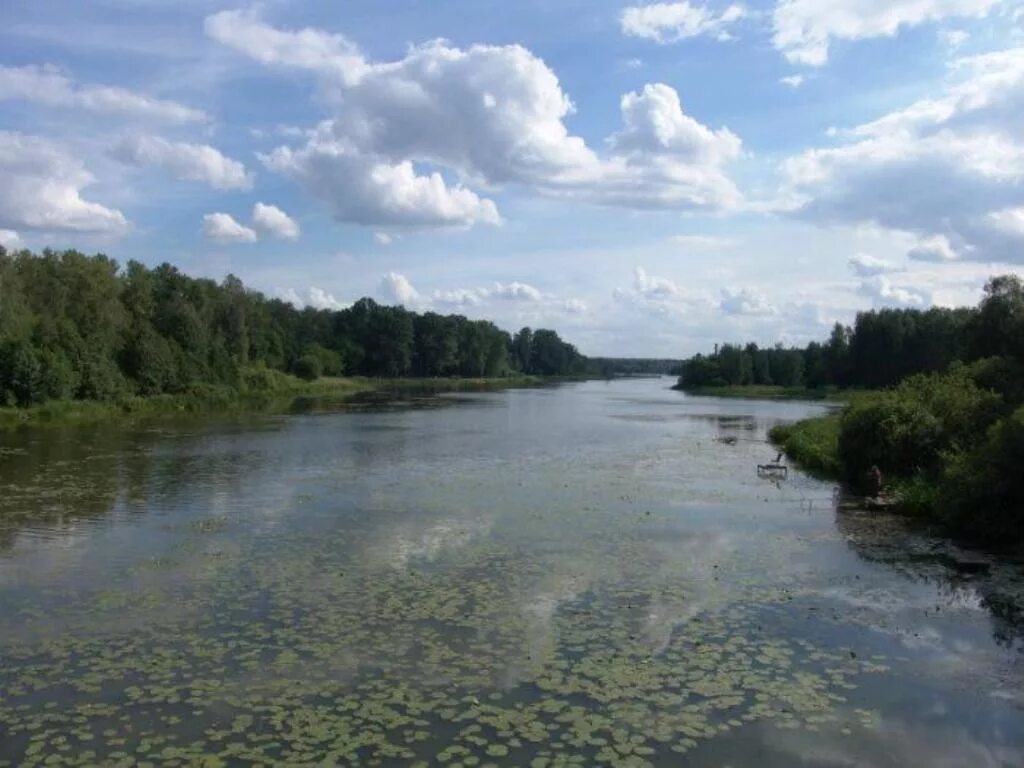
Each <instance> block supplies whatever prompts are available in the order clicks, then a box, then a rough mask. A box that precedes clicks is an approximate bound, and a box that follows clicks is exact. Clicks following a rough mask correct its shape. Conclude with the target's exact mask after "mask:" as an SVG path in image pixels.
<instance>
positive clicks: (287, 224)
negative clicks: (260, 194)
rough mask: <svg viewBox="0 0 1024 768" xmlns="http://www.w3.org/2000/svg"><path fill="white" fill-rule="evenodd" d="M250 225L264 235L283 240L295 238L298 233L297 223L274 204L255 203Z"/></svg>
mask: <svg viewBox="0 0 1024 768" xmlns="http://www.w3.org/2000/svg"><path fill="white" fill-rule="evenodd" d="M252 225H253V227H254V228H255V229H256V230H258V231H259V232H262V233H263V234H265V235H270V236H271V237H279V238H283V239H285V240H295V239H296V238H297V237H298V236H299V233H300V231H299V225H298V224H296V223H295V221H294V220H293V219H292V217H291V216H289V215H288V214H287V213H285V212H284V211H282V210H281V209H280V208H278V207H277V206H276V205H265V204H264V203H256V205H254V206H253V208H252Z"/></svg>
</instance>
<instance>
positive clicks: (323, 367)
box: [303, 344, 345, 376]
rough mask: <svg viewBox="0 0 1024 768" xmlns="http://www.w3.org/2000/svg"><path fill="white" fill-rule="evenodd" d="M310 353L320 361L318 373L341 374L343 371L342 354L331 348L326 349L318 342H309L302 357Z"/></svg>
mask: <svg viewBox="0 0 1024 768" xmlns="http://www.w3.org/2000/svg"><path fill="white" fill-rule="evenodd" d="M310 355H312V356H313V357H315V358H316V359H317V360H319V361H320V374H321V375H323V376H341V375H343V374H344V373H345V361H344V359H343V358H342V356H341V355H340V354H339V353H337V352H335V351H334V350H333V349H327V348H326V347H322V346H320V345H319V344H310V345H308V346H307V347H306V350H305V352H304V353H303V357H308V356H310Z"/></svg>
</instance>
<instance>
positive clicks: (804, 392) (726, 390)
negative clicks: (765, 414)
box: [675, 384, 844, 401]
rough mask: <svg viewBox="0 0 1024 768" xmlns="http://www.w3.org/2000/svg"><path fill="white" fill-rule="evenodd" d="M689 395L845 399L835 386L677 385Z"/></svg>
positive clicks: (767, 398)
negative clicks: (818, 387) (820, 387)
mask: <svg viewBox="0 0 1024 768" xmlns="http://www.w3.org/2000/svg"><path fill="white" fill-rule="evenodd" d="M675 389H681V390H682V391H683V392H686V394H688V395H699V396H701V397H733V398H745V399H748V400H836V401H841V400H843V398H844V396H843V393H842V392H840V391H839V390H837V389H835V388H824V389H810V388H808V387H774V386H770V385H766V384H749V385H744V386H723V387H686V388H683V387H675Z"/></svg>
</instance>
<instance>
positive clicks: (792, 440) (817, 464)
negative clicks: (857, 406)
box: [768, 413, 842, 479]
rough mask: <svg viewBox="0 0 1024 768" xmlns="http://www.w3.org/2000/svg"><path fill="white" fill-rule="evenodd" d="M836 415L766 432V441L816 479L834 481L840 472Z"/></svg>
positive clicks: (837, 419)
mask: <svg viewBox="0 0 1024 768" xmlns="http://www.w3.org/2000/svg"><path fill="white" fill-rule="evenodd" d="M841 418H842V417H841V416H840V414H838V413H833V414H829V415H828V416H820V417H818V418H815V419H806V420H804V421H798V422H796V423H795V424H780V425H778V426H776V427H773V428H772V430H771V431H770V432H769V433H768V437H769V439H771V441H772V442H773V443H775V444H776V445H778V446H779V447H780V448H782V450H783V451H785V452H786V455H787V456H789V457H790V458H791V459H792V460H793V461H795V462H796V463H797V464H799V465H800V466H801V467H802V468H803V469H805V470H806V471H808V472H810V473H811V474H814V475H818V476H819V477H826V478H830V479H831V478H838V477H839V476H840V474H841V471H842V466H841V465H840V462H839V426H840V420H841Z"/></svg>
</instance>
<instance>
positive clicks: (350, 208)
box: [261, 133, 501, 226]
mask: <svg viewBox="0 0 1024 768" xmlns="http://www.w3.org/2000/svg"><path fill="white" fill-rule="evenodd" d="M261 159H262V160H263V163H264V165H266V167H267V168H269V169H270V170H272V171H276V172H278V173H282V174H284V175H286V176H289V177H291V178H293V179H295V180H296V181H298V182H299V183H300V184H302V186H304V187H305V188H306V189H307V190H309V191H310V192H311V193H312V194H313V195H315V196H316V197H319V198H321V199H323V200H325V201H326V202H327V203H328V204H329V205H330V206H331V209H332V212H333V213H334V216H335V218H336V219H338V220H339V221H351V222H355V223H358V224H367V225H373V224H387V225H392V226H446V225H447V226H467V225H471V224H475V223H477V222H483V223H488V224H499V223H500V222H501V217H500V216H499V214H498V208H497V206H496V205H495V204H494V201H492V200H487V199H484V198H481V197H479V196H478V195H477V194H476V193H475V192H472V191H471V190H469V189H467V188H466V187H464V186H463V185H461V184H457V185H454V186H449V185H448V184H447V183H446V182H445V180H444V178H443V177H442V176H441V174H440V173H437V172H434V173H431V174H429V175H420V174H418V173H417V172H416V170H415V168H414V166H413V164H412V162H410V161H408V160H406V161H402V162H399V163H397V164H391V163H388V162H387V161H384V160H380V159H377V158H375V157H372V156H367V155H364V154H362V153H360V152H359V151H358V150H355V149H353V148H352V147H351V146H349V145H347V144H346V143H339V142H336V141H334V140H333V139H332V138H331V137H330V136H329V135H323V134H322V133H318V137H317V138H314V139H311V140H310V142H309V143H308V144H307V145H306V146H305V147H302V148H300V149H298V150H294V151H293V150H292V149H291V148H289V147H278V148H277V149H275V150H274V151H273V152H272V153H270V154H268V155H262V156H261Z"/></svg>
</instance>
